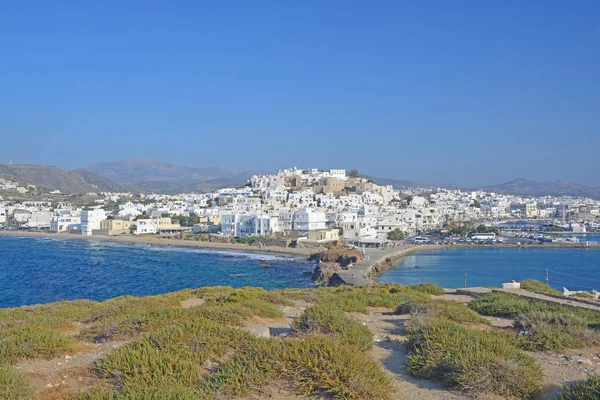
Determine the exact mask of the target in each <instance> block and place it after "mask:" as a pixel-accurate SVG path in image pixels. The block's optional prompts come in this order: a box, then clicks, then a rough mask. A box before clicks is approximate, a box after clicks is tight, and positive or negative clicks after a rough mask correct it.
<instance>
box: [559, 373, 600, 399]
mask: <svg viewBox="0 0 600 400" xmlns="http://www.w3.org/2000/svg"><path fill="white" fill-rule="evenodd" d="M598 399H600V375H594V376H592V377H590V378H589V379H587V380H585V381H580V382H576V383H573V384H570V385H567V386H565V387H564V388H563V389H562V390H561V392H560V394H559V395H558V397H557V398H556V400H598Z"/></svg>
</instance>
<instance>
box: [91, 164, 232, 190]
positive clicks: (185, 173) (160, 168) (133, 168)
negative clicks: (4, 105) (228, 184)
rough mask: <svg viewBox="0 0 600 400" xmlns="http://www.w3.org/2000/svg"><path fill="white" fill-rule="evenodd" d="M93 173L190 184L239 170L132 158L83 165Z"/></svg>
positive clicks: (121, 178)
mask: <svg viewBox="0 0 600 400" xmlns="http://www.w3.org/2000/svg"><path fill="white" fill-rule="evenodd" d="M86 169H87V170H88V171H91V172H93V173H95V174H98V175H100V176H103V177H105V178H108V179H110V180H112V181H115V182H118V183H133V184H135V183H144V184H145V182H165V183H173V184H177V185H194V184H198V183H200V182H205V181H209V180H213V179H223V178H232V177H235V176H236V175H238V174H239V172H237V171H235V170H233V169H230V168H221V167H209V168H193V167H184V166H180V165H175V164H170V163H166V162H163V161H156V160H149V159H146V158H134V159H131V160H123V161H111V162H101V163H98V164H93V165H90V166H89V167H87V168H86Z"/></svg>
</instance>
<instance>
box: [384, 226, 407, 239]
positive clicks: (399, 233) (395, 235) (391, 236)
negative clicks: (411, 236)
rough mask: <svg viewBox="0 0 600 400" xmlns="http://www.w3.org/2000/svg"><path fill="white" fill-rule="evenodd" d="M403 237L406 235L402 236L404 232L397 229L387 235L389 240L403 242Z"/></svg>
mask: <svg viewBox="0 0 600 400" xmlns="http://www.w3.org/2000/svg"><path fill="white" fill-rule="evenodd" d="M405 237H406V235H404V232H402V231H401V230H400V229H398V228H396V229H394V230H393V231H391V232H389V233H388V239H389V240H404V238H405Z"/></svg>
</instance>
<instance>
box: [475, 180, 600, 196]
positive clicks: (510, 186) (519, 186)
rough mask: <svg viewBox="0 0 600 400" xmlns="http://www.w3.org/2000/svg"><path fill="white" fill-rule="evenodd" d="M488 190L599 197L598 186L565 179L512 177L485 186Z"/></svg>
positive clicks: (523, 193) (508, 192) (524, 194)
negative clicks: (539, 179)
mask: <svg viewBox="0 0 600 400" xmlns="http://www.w3.org/2000/svg"><path fill="white" fill-rule="evenodd" d="M481 189H483V190H485V191H488V192H496V193H505V194H517V195H523V196H580V197H592V198H600V188H594V187H589V186H585V185H579V184H577V183H572V182H567V181H530V180H527V179H513V180H512V181H508V182H505V183H501V184H498V185H491V186H485V187H482V188H481Z"/></svg>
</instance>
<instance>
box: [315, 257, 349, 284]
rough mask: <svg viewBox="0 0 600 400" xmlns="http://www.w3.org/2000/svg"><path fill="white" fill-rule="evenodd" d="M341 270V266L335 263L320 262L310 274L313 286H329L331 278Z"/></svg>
mask: <svg viewBox="0 0 600 400" xmlns="http://www.w3.org/2000/svg"><path fill="white" fill-rule="evenodd" d="M341 269H342V266H341V265H340V264H338V263H336V262H320V263H319V265H317V266H316V267H315V271H314V272H313V274H312V280H313V284H315V285H329V281H330V280H331V277H332V276H333V275H334V274H335V273H336V272H337V271H340V270H341Z"/></svg>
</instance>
